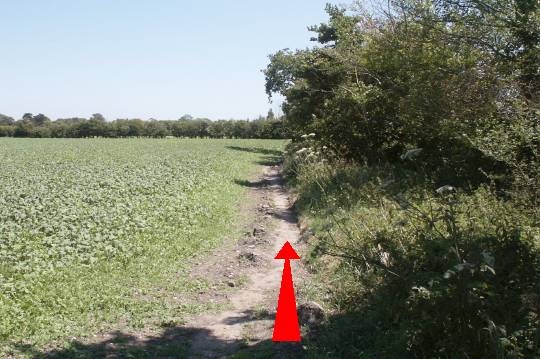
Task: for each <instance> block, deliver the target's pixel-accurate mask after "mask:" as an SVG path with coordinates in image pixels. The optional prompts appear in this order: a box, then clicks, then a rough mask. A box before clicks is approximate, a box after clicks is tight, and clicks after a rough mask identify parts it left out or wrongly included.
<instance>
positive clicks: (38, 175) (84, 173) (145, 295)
mask: <svg viewBox="0 0 540 359" xmlns="http://www.w3.org/2000/svg"><path fill="white" fill-rule="evenodd" d="M283 145H284V141H278V140H211V139H184V140H178V139H164V140H157V139H123V140H111V139H75V140H67V139H8V138H6V139H1V140H0V153H1V156H0V168H1V171H0V354H4V355H18V354H20V353H21V351H23V352H24V351H28V350H29V349H28V348H38V349H39V348H42V347H44V346H47V345H51V343H53V344H54V345H62V343H64V342H65V341H67V340H68V339H69V338H71V337H74V336H75V337H78V336H82V335H86V334H89V333H94V332H96V331H100V330H102V331H105V330H107V329H110V328H113V327H115V325H116V326H117V323H123V324H122V325H124V326H126V327H131V328H133V327H142V326H148V325H152V324H155V325H159V324H160V323H162V322H181V321H182V318H183V316H184V315H185V314H187V313H195V312H198V311H201V310H206V309H209V307H208V305H207V304H205V303H198V302H196V301H195V300H193V296H192V295H191V294H193V293H196V292H198V291H200V290H201V289H205V288H206V287H207V286H208V283H205V282H204V281H193V280H188V278H187V272H188V269H189V265H188V264H189V262H190V260H192V258H193V257H194V255H196V254H198V253H204V252H205V251H208V250H210V249H212V248H213V247H215V246H216V245H218V244H219V243H220V242H221V241H222V240H223V239H224V238H226V237H230V238H234V236H235V235H236V233H235V229H234V226H233V224H234V223H235V222H236V221H237V216H236V213H237V211H236V210H237V204H238V203H239V201H240V200H242V196H243V194H244V191H245V190H246V188H245V187H243V186H242V185H241V182H240V181H239V180H246V179H248V178H249V177H251V176H253V175H254V174H255V173H256V171H257V170H258V168H260V163H263V162H265V161H269V160H272V159H274V158H276V156H279V153H280V151H281V148H282V147H283ZM235 180H236V181H235ZM21 348H22V349H21ZM25 348H26V349H25Z"/></svg>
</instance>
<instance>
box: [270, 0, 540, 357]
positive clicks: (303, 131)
mask: <svg viewBox="0 0 540 359" xmlns="http://www.w3.org/2000/svg"><path fill="white" fill-rule="evenodd" d="M386 10H387V11H386V12H385V15H384V16H375V15H371V14H368V13H365V12H350V11H346V10H344V9H341V8H338V7H334V6H328V7H327V11H328V13H329V16H330V19H329V21H328V23H327V24H321V25H319V26H314V27H311V30H312V31H314V32H315V33H316V37H314V40H315V41H317V42H318V43H319V46H318V47H314V48H312V49H305V50H299V51H289V50H283V51H280V52H278V53H276V54H274V55H272V56H271V57H270V64H269V66H268V67H267V69H266V71H265V74H266V79H267V81H266V90H267V93H268V94H269V95H270V96H271V95H272V94H274V93H279V94H281V95H283V96H284V97H285V99H286V101H285V102H284V104H283V110H284V112H285V115H286V124H287V125H288V127H289V128H290V130H291V131H292V134H293V135H292V136H291V137H292V138H293V139H294V142H293V143H292V144H291V146H290V147H289V155H288V159H287V161H286V163H285V170H286V172H287V174H288V175H289V178H290V183H291V185H292V186H293V187H294V188H295V190H296V191H297V194H298V200H297V202H296V206H297V208H298V209H299V211H300V213H301V214H302V215H303V216H304V217H305V218H306V220H307V221H309V222H310V224H311V226H312V229H313V231H314V236H313V237H312V238H311V242H310V243H311V247H312V257H311V258H310V259H309V260H310V262H312V268H315V269H316V270H317V273H318V276H319V278H320V280H321V281H323V283H324V284H325V286H326V293H325V295H321V300H325V301H326V303H325V305H327V306H329V307H330V308H332V309H333V311H332V315H331V316H330V317H329V320H328V321H327V323H325V325H324V326H323V327H322V328H320V331H319V335H315V336H314V337H313V338H312V339H311V341H310V342H309V343H308V348H309V349H310V353H311V354H313V356H314V357H343V358H353V357H366V358H396V357H397V358H407V357H416V358H533V357H539V356H540V297H539V293H540V212H539V211H538V208H539V207H538V206H539V204H540V170H539V169H540V104H539V99H540V87H539V84H540V77H539V76H540V55H539V54H540V47H539V46H540V45H539V44H540V38H539V34H540V3H538V1H531V0H503V1H491V0H457V1H453V0H433V1H428V2H425V1H417V0H397V1H393V2H391V3H390V6H389V8H387V9H386Z"/></svg>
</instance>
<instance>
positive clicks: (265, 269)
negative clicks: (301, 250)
mask: <svg viewBox="0 0 540 359" xmlns="http://www.w3.org/2000/svg"><path fill="white" fill-rule="evenodd" d="M252 187H253V188H252V189H251V191H257V192H258V193H252V195H256V196H258V197H259V198H262V199H263V200H266V201H268V203H267V204H265V203H264V202H263V203H259V207H258V209H259V211H261V209H262V212H263V213H265V215H266V217H268V214H270V215H271V222H270V223H269V229H266V230H265V229H264V228H259V231H265V233H264V235H262V236H260V238H258V239H256V240H255V241H251V243H255V244H251V245H250V244H248V245H247V247H249V248H250V252H249V256H251V258H256V262H257V263H258V264H257V265H255V266H253V268H251V269H250V270H247V271H246V272H247V273H246V274H247V278H246V282H247V284H246V285H245V286H244V287H243V288H241V289H239V290H237V291H236V292H234V293H233V294H232V295H230V296H229V304H230V307H231V308H230V309H228V310H225V311H223V312H220V313H217V314H208V315H204V316H200V317H197V318H194V319H193V320H192V321H190V322H189V323H188V324H187V327H188V328H193V329H194V330H196V331H197V334H195V335H194V337H193V338H192V343H191V350H190V352H191V354H190V355H191V357H192V358H221V357H227V356H228V355H231V354H233V353H235V352H237V351H238V350H248V351H249V350H256V351H260V350H262V351H274V354H279V355H277V356H280V357H281V356H287V355H285V353H279V352H281V351H282V350H281V349H280V348H277V347H275V346H273V343H271V342H270V340H271V336H272V330H273V318H274V313H275V306H276V304H277V298H278V292H279V286H280V283H281V271H282V269H283V261H278V260H274V259H273V258H274V256H275V254H276V253H277V252H278V251H279V250H280V249H281V246H282V245H283V244H284V243H285V242H286V241H289V242H291V243H292V244H293V245H294V244H295V243H296V242H297V241H298V238H299V231H298V227H297V225H296V218H295V216H294V213H293V212H292V211H291V209H290V204H289V199H288V196H287V193H286V192H285V190H284V188H283V183H282V178H281V175H280V172H279V168H278V167H275V166H273V167H270V166H267V167H265V168H264V174H263V178H262V180H261V181H259V182H257V183H253V186H252ZM261 220H264V219H261ZM253 235H254V236H256V235H257V227H255V228H254V231H253ZM248 243H249V241H248ZM245 245H246V242H245V241H244V243H240V244H239V247H241V246H244V247H246V246H245ZM242 250H245V248H244V249H237V250H236V252H240V253H241V254H240V255H242ZM244 255H245V254H244ZM295 262H296V261H293V276H294V277H295V279H296V277H297V275H296V274H298V269H299V266H298V264H297V263H295ZM218 265H221V264H218ZM261 343H265V345H263V346H261ZM257 346H259V348H257ZM276 349H277V350H276Z"/></svg>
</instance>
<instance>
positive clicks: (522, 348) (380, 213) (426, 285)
mask: <svg viewBox="0 0 540 359" xmlns="http://www.w3.org/2000/svg"><path fill="white" fill-rule="evenodd" d="M289 161H291V160H290V159H289ZM286 165H288V166H291V162H289V163H288V164H287V163H286ZM293 170H294V171H295V174H296V176H295V178H293V180H291V181H290V183H291V185H292V186H294V190H295V192H296V196H297V201H296V209H297V210H298V211H299V213H300V216H301V219H302V220H303V221H304V222H306V223H307V224H308V225H309V227H310V232H309V233H310V234H312V235H308V236H306V241H307V243H308V245H309V246H310V249H311V251H310V256H309V257H308V258H306V260H307V262H308V263H307V266H308V269H310V270H311V271H312V272H313V273H312V276H310V278H311V281H310V283H307V285H305V288H302V290H303V291H305V292H306V293H309V297H310V298H313V299H314V300H317V301H320V303H321V304H322V305H323V307H324V308H326V310H327V312H328V316H327V319H326V321H325V323H323V325H322V326H321V327H319V328H316V329H315V330H314V331H313V332H312V333H311V334H310V335H309V336H307V337H305V339H306V342H305V345H306V347H307V355H308V357H313V358H326V357H335V358H353V357H354V358H357V357H358V358H413V357H414V358H433V357H438V358H457V357H460V358H461V357H463V358H465V357H470V358H522V357H523V358H525V357H526V358H528V357H531V358H532V357H538V354H539V353H540V351H539V350H540V349H539V348H540V340H539V338H540V330H539V328H540V321H539V318H540V316H539V313H540V306H539V303H540V302H539V301H538V293H540V226H539V222H538V216H537V215H536V216H535V215H534V214H532V213H531V212H529V211H524V210H523V209H522V208H520V207H519V206H517V205H516V203H515V202H513V201H512V200H510V199H506V200H503V199H501V198H499V197H498V196H497V195H496V193H494V192H493V191H492V189H491V188H489V187H488V186H479V187H477V188H471V189H467V190H466V189H463V188H457V189H455V188H453V189H451V190H450V189H448V186H447V187H438V186H434V185H433V184H432V183H431V182H429V181H426V180H425V178H424V177H422V176H421V175H420V174H418V173H416V172H414V171H408V170H406V169H405V168H403V167H398V168H392V167H390V166H387V167H367V166H361V165H355V164H351V163H345V162H338V161H336V162H333V163H327V162H322V161H315V160H309V162H308V161H306V162H298V164H297V165H296V167H292V169H291V172H292V171H293ZM445 188H446V190H445Z"/></svg>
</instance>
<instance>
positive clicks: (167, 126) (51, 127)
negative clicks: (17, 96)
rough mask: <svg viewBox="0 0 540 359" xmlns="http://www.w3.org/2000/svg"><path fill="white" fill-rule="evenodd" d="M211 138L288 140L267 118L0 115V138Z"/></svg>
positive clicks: (279, 122)
mask: <svg viewBox="0 0 540 359" xmlns="http://www.w3.org/2000/svg"><path fill="white" fill-rule="evenodd" d="M167 136H174V137H211V138H268V139H270V138H272V139H280V138H288V137H289V135H288V132H287V131H286V129H285V128H284V126H283V121H282V119H281V118H276V117H274V115H273V113H272V111H270V112H269V113H268V116H267V117H266V118H265V117H259V118H258V119H256V120H219V121H211V120H209V119H206V118H197V119H194V118H192V117H191V116H189V115H186V116H182V117H181V118H180V119H178V120H176V121H157V120H153V119H151V120H148V121H144V120H141V119H117V120H115V121H106V120H105V118H104V117H103V116H102V115H101V114H94V115H92V116H91V117H90V118H89V119H86V118H78V117H74V118H64V119H57V120H56V121H51V120H50V119H49V118H48V117H47V116H45V115H43V114H38V115H33V114H31V113H26V114H24V115H23V117H22V119H20V120H17V121H16V120H15V119H13V118H11V117H9V116H6V115H2V114H0V137H34V138H48V137H53V138H82V137H110V138H115V137H154V138H163V137H167Z"/></svg>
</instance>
